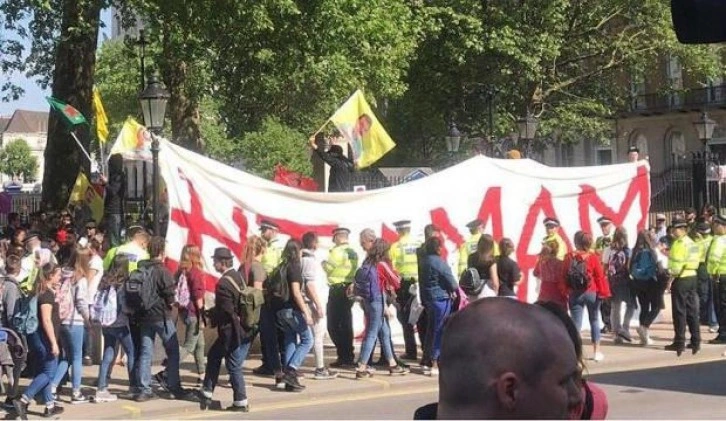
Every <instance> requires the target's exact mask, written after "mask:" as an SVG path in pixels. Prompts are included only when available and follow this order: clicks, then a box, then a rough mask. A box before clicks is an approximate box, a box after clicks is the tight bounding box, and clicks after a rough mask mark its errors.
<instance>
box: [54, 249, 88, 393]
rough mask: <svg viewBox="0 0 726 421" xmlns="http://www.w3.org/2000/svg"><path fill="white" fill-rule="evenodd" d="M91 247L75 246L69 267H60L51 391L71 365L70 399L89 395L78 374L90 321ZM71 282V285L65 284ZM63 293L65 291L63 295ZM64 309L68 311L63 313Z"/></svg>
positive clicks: (80, 368)
mask: <svg viewBox="0 0 726 421" xmlns="http://www.w3.org/2000/svg"><path fill="white" fill-rule="evenodd" d="M90 262H91V250H90V249H89V248H76V249H75V250H74V251H73V253H72V254H71V258H70V260H69V262H68V264H69V266H70V267H69V268H64V269H63V275H64V276H63V277H62V280H61V286H60V288H59V290H58V295H57V298H56V300H57V301H58V303H59V309H60V311H59V313H60V317H61V342H62V345H63V354H64V355H63V358H62V361H60V362H59V363H58V370H57V371H56V374H55V378H54V379H53V382H52V390H53V394H55V390H56V389H57V387H58V386H59V384H60V382H61V380H63V377H64V376H65V374H66V372H67V371H68V365H69V362H70V365H71V368H72V370H71V374H72V375H71V383H72V386H73V392H72V395H71V403H72V404H78V403H85V402H88V399H87V398H86V397H85V396H84V395H83V394H82V393H81V376H82V375H83V332H84V330H85V326H86V325H88V324H89V323H88V322H89V318H88V316H89V311H88V310H89V307H88V300H87V297H88V279H89V276H90ZM66 282H70V287H68V285H65V283H66ZM64 294H67V295H65V296H64ZM68 300H70V303H71V304H70V305H69V306H68V308H69V310H68V311H67V312H66V311H64V307H66V306H64V302H68ZM64 313H67V314H64Z"/></svg>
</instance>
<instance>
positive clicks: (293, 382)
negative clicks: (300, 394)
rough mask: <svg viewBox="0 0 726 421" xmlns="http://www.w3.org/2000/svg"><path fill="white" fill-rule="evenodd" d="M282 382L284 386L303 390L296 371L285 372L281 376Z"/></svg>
mask: <svg viewBox="0 0 726 421" xmlns="http://www.w3.org/2000/svg"><path fill="white" fill-rule="evenodd" d="M282 381H283V382H284V383H285V385H287V386H290V387H292V388H296V389H299V388H304V386H303V385H301V384H300V381H299V380H298V376H297V371H295V370H294V369H289V370H287V372H286V373H285V374H283V375H282Z"/></svg>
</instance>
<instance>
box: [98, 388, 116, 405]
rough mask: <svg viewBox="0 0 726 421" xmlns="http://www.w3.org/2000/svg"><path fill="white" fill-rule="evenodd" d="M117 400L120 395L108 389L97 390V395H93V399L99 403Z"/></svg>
mask: <svg viewBox="0 0 726 421" xmlns="http://www.w3.org/2000/svg"><path fill="white" fill-rule="evenodd" d="M116 400H118V397H117V396H116V395H114V394H113V393H111V392H109V391H108V389H102V390H97V391H96V396H94V397H93V401H94V402H97V403H102V402H115V401H116Z"/></svg>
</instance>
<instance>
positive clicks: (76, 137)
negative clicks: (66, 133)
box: [71, 130, 93, 164]
mask: <svg viewBox="0 0 726 421" xmlns="http://www.w3.org/2000/svg"><path fill="white" fill-rule="evenodd" d="M71 136H73V139H75V140H76V143H77V144H78V147H79V148H81V151H83V154H84V155H86V158H88V162H89V163H91V164H92V163H93V160H92V159H91V155H89V154H88V151H86V148H84V147H83V144H82V143H81V141H80V140H79V139H78V136H76V133H75V132H74V131H72V130H71Z"/></svg>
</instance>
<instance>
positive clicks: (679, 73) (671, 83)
mask: <svg viewBox="0 0 726 421" xmlns="http://www.w3.org/2000/svg"><path fill="white" fill-rule="evenodd" d="M666 77H667V78H668V87H669V88H670V89H671V92H670V94H669V95H668V97H669V104H670V106H671V107H680V106H681V103H682V100H681V92H678V91H680V90H681V89H683V67H682V66H681V62H680V60H678V57H676V56H673V55H672V56H670V57H669V58H668V62H667V65H666Z"/></svg>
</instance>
